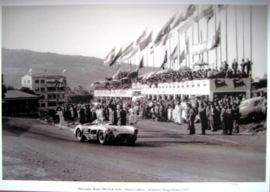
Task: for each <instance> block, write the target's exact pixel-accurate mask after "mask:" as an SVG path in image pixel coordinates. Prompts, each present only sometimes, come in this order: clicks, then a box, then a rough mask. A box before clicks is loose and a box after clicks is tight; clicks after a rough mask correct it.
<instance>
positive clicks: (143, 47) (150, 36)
mask: <svg viewBox="0 0 270 192" xmlns="http://www.w3.org/2000/svg"><path fill="white" fill-rule="evenodd" d="M151 41H152V32H151V33H150V34H149V35H148V37H147V38H146V39H145V40H143V41H142V42H141V43H140V44H139V47H140V50H141V51H142V50H144V49H145V48H146V47H147V46H148V45H149V43H150V42H151Z"/></svg>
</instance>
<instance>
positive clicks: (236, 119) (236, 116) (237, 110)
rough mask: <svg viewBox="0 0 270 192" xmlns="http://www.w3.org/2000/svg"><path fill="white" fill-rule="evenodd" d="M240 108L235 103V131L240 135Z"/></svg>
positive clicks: (233, 110)
mask: <svg viewBox="0 0 270 192" xmlns="http://www.w3.org/2000/svg"><path fill="white" fill-rule="evenodd" d="M239 116H240V112H239V106H238V105H237V104H236V103H234V104H233V106H232V118H233V130H234V132H235V133H239V122H238V121H239Z"/></svg>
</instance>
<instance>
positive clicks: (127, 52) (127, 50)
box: [121, 42, 133, 58]
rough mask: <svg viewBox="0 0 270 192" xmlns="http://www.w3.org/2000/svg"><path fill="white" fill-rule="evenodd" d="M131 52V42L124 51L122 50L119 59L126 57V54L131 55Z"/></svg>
mask: <svg viewBox="0 0 270 192" xmlns="http://www.w3.org/2000/svg"><path fill="white" fill-rule="evenodd" d="M132 51H133V42H132V43H131V44H130V45H129V46H127V47H126V48H125V50H124V51H123V53H122V56H121V58H123V57H124V56H126V55H128V54H129V53H131V52H132Z"/></svg>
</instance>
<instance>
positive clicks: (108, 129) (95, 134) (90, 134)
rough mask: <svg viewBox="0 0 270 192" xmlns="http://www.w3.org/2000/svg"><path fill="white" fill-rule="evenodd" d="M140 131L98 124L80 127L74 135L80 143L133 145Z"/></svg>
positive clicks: (75, 130)
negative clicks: (92, 141)
mask: <svg viewBox="0 0 270 192" xmlns="http://www.w3.org/2000/svg"><path fill="white" fill-rule="evenodd" d="M137 134H138V129H136V128H135V127H133V126H117V125H109V124H103V123H98V122H93V123H86V124H82V125H78V126H76V127H75V129H74V135H75V136H76V138H77V139H78V140H79V141H81V142H82V141H89V140H98V141H99V143H100V144H102V145H104V144H108V143H110V142H114V141H116V142H124V141H126V142H127V143H128V144H129V145H133V144H134V143H135V141H136V140H137Z"/></svg>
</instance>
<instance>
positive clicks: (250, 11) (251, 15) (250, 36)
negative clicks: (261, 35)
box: [250, 5, 252, 73]
mask: <svg viewBox="0 0 270 192" xmlns="http://www.w3.org/2000/svg"><path fill="white" fill-rule="evenodd" d="M250 61H252V5H250ZM251 73H252V71H251Z"/></svg>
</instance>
